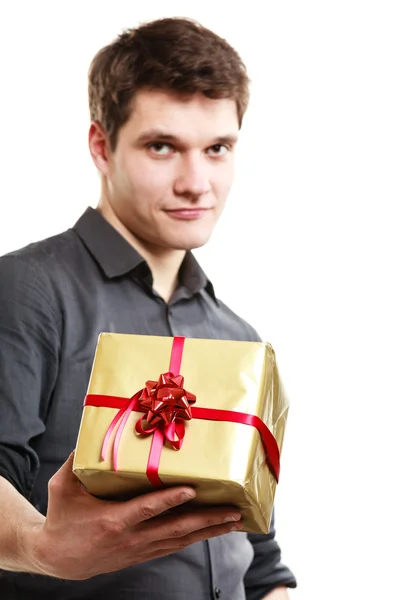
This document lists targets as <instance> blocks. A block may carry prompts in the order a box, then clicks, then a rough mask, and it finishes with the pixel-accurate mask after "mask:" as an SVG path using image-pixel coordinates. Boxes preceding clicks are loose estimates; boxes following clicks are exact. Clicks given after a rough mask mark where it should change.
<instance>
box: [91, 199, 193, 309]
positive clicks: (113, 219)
mask: <svg viewBox="0 0 400 600" xmlns="http://www.w3.org/2000/svg"><path fill="white" fill-rule="evenodd" d="M97 210H98V211H99V212H100V213H101V214H102V215H103V217H104V218H105V219H106V220H107V221H108V222H109V223H110V225H112V226H113V227H114V228H115V229H116V230H117V231H118V233H120V234H121V235H122V237H123V238H125V239H126V241H127V242H128V243H129V244H130V245H131V246H133V248H135V250H136V251H137V252H138V253H139V254H140V255H141V256H142V257H143V258H144V259H145V261H146V262H147V264H148V265H149V268H150V271H151V273H152V276H153V289H154V290H155V291H156V292H157V293H158V294H159V295H160V296H161V298H163V300H164V301H165V302H166V303H168V302H169V301H170V299H171V296H172V294H173V293H174V291H175V289H176V288H177V286H178V274H179V269H180V267H181V265H182V262H183V259H184V258H185V254H186V252H185V251H184V250H173V249H171V250H168V249H166V248H155V247H150V246H149V245H147V244H144V243H143V242H142V241H141V240H139V239H138V238H137V237H136V236H134V235H133V234H132V233H131V232H130V231H129V229H127V228H126V227H125V225H124V224H123V223H121V221H120V220H119V219H118V218H117V216H116V215H115V214H114V212H113V211H112V209H111V207H110V206H109V204H108V203H106V202H104V203H103V202H100V204H99V205H98V207H97Z"/></svg>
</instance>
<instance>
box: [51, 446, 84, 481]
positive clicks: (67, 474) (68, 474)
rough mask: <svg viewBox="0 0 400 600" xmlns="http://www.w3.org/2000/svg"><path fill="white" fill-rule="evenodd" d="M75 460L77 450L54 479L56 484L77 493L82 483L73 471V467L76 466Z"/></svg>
mask: <svg viewBox="0 0 400 600" xmlns="http://www.w3.org/2000/svg"><path fill="white" fill-rule="evenodd" d="M74 458H75V450H74V451H73V452H71V454H70V455H69V456H68V458H67V460H66V461H65V463H64V464H63V465H62V466H61V467H60V468H59V470H58V471H57V472H56V473H55V474H54V475H53V477H52V479H53V480H54V483H57V484H59V485H60V486H62V487H63V488H64V486H65V487H66V489H69V490H70V491H73V490H74V491H76V490H78V489H80V487H81V483H80V481H79V479H78V478H77V476H76V475H75V473H74V472H73V470H72V469H73V466H74Z"/></svg>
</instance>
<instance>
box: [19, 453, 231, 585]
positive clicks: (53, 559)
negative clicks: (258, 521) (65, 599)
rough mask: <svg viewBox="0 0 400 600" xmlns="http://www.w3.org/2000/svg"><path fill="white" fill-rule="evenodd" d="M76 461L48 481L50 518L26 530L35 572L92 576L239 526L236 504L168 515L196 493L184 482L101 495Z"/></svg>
mask: <svg viewBox="0 0 400 600" xmlns="http://www.w3.org/2000/svg"><path fill="white" fill-rule="evenodd" d="M72 462H73V455H71V456H70V457H69V459H68V460H67V462H66V463H65V464H64V465H63V466H62V467H61V469H60V470H59V471H58V472H57V473H56V474H55V475H54V476H53V477H52V479H51V480H50V482H49V504H48V512H47V517H46V519H45V520H41V521H40V522H38V523H36V524H35V525H34V526H32V525H30V526H29V527H27V528H26V530H24V531H23V533H22V543H23V544H24V547H25V551H27V552H28V556H29V563H30V564H32V565H33V567H34V568H33V572H37V573H42V574H44V575H50V576H54V577H58V578H62V579H75V580H83V579H88V578H90V577H93V576H95V575H99V574H101V573H108V572H112V571H117V570H120V569H124V568H126V567H129V566H130V565H133V564H136V563H141V562H144V561H148V560H151V559H153V558H157V557H159V556H164V555H166V554H171V553H173V552H177V551H178V550H182V549H183V548H185V547H186V546H189V545H190V544H193V543H195V542H199V541H202V540H206V539H208V538H212V537H216V536H219V535H223V534H225V533H228V532H229V531H232V530H234V529H240V528H241V524H240V523H237V522H236V523H234V521H238V520H240V514H239V513H238V511H237V509H235V508H229V507H228V508H227V507H225V508H223V507H219V508H209V509H208V508H207V509H202V510H198V509H197V510H193V511H192V512H188V511H184V512H182V513H181V514H179V512H177V513H175V514H174V511H171V512H170V513H168V514H165V513H166V511H168V510H170V509H173V508H175V507H177V506H181V505H183V504H184V503H185V502H187V501H188V500H190V499H191V498H193V497H194V495H195V492H194V490H192V489H191V488H190V487H186V486H184V487H179V488H178V487H176V488H170V489H166V490H160V491H156V492H152V493H150V494H146V495H144V496H141V497H139V498H135V499H133V500H128V501H126V502H114V501H105V500H99V499H98V498H95V497H93V496H91V495H90V494H89V493H88V492H87V491H86V490H85V489H84V488H83V487H82V485H81V483H80V482H79V480H78V479H77V478H76V477H75V475H74V474H73V472H72Z"/></svg>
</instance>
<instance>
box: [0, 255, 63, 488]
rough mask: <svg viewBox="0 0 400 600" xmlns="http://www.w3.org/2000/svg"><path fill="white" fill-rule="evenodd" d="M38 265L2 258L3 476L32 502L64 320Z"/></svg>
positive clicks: (0, 427)
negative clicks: (37, 445)
mask: <svg viewBox="0 0 400 600" xmlns="http://www.w3.org/2000/svg"><path fill="white" fill-rule="evenodd" d="M56 306H57V305H56V303H55V299H54V293H53V292H52V286H51V285H50V280H49V276H48V275H47V274H46V273H45V271H44V270H43V268H42V267H41V265H40V262H39V261H36V260H35V261H33V260H32V259H29V258H27V257H21V256H20V255H16V254H10V255H6V256H3V257H1V258H0V475H2V476H3V477H5V478H6V479H7V480H8V481H10V483H11V484H12V485H14V487H15V488H16V489H17V490H18V491H19V492H20V493H21V494H22V495H24V496H25V497H26V498H29V496H30V493H31V490H32V486H33V483H34V481H35V477H36V474H37V472H38V469H39V459H38V455H37V453H36V452H35V450H34V446H35V438H37V436H39V435H41V434H42V433H43V432H44V430H45V423H44V422H45V415H46V411H47V406H48V403H49V401H50V398H51V394H52V390H53V388H54V384H55V381H56V377H57V370H58V355H59V345H60V338H61V336H60V329H61V327H60V318H59V317H58V318H57V314H56V312H57V311H56V308H55V307H56Z"/></svg>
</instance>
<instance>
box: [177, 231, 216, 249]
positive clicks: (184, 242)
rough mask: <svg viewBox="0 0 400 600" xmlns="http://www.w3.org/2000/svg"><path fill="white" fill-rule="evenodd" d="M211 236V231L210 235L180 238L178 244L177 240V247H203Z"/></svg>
mask: <svg viewBox="0 0 400 600" xmlns="http://www.w3.org/2000/svg"><path fill="white" fill-rule="evenodd" d="M210 238H211V233H210V234H208V235H202V236H196V237H191V238H188V239H181V240H178V245H176V241H175V249H176V250H186V251H189V250H196V248H202V247H203V246H205V244H207V242H208V241H209V239H210Z"/></svg>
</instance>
